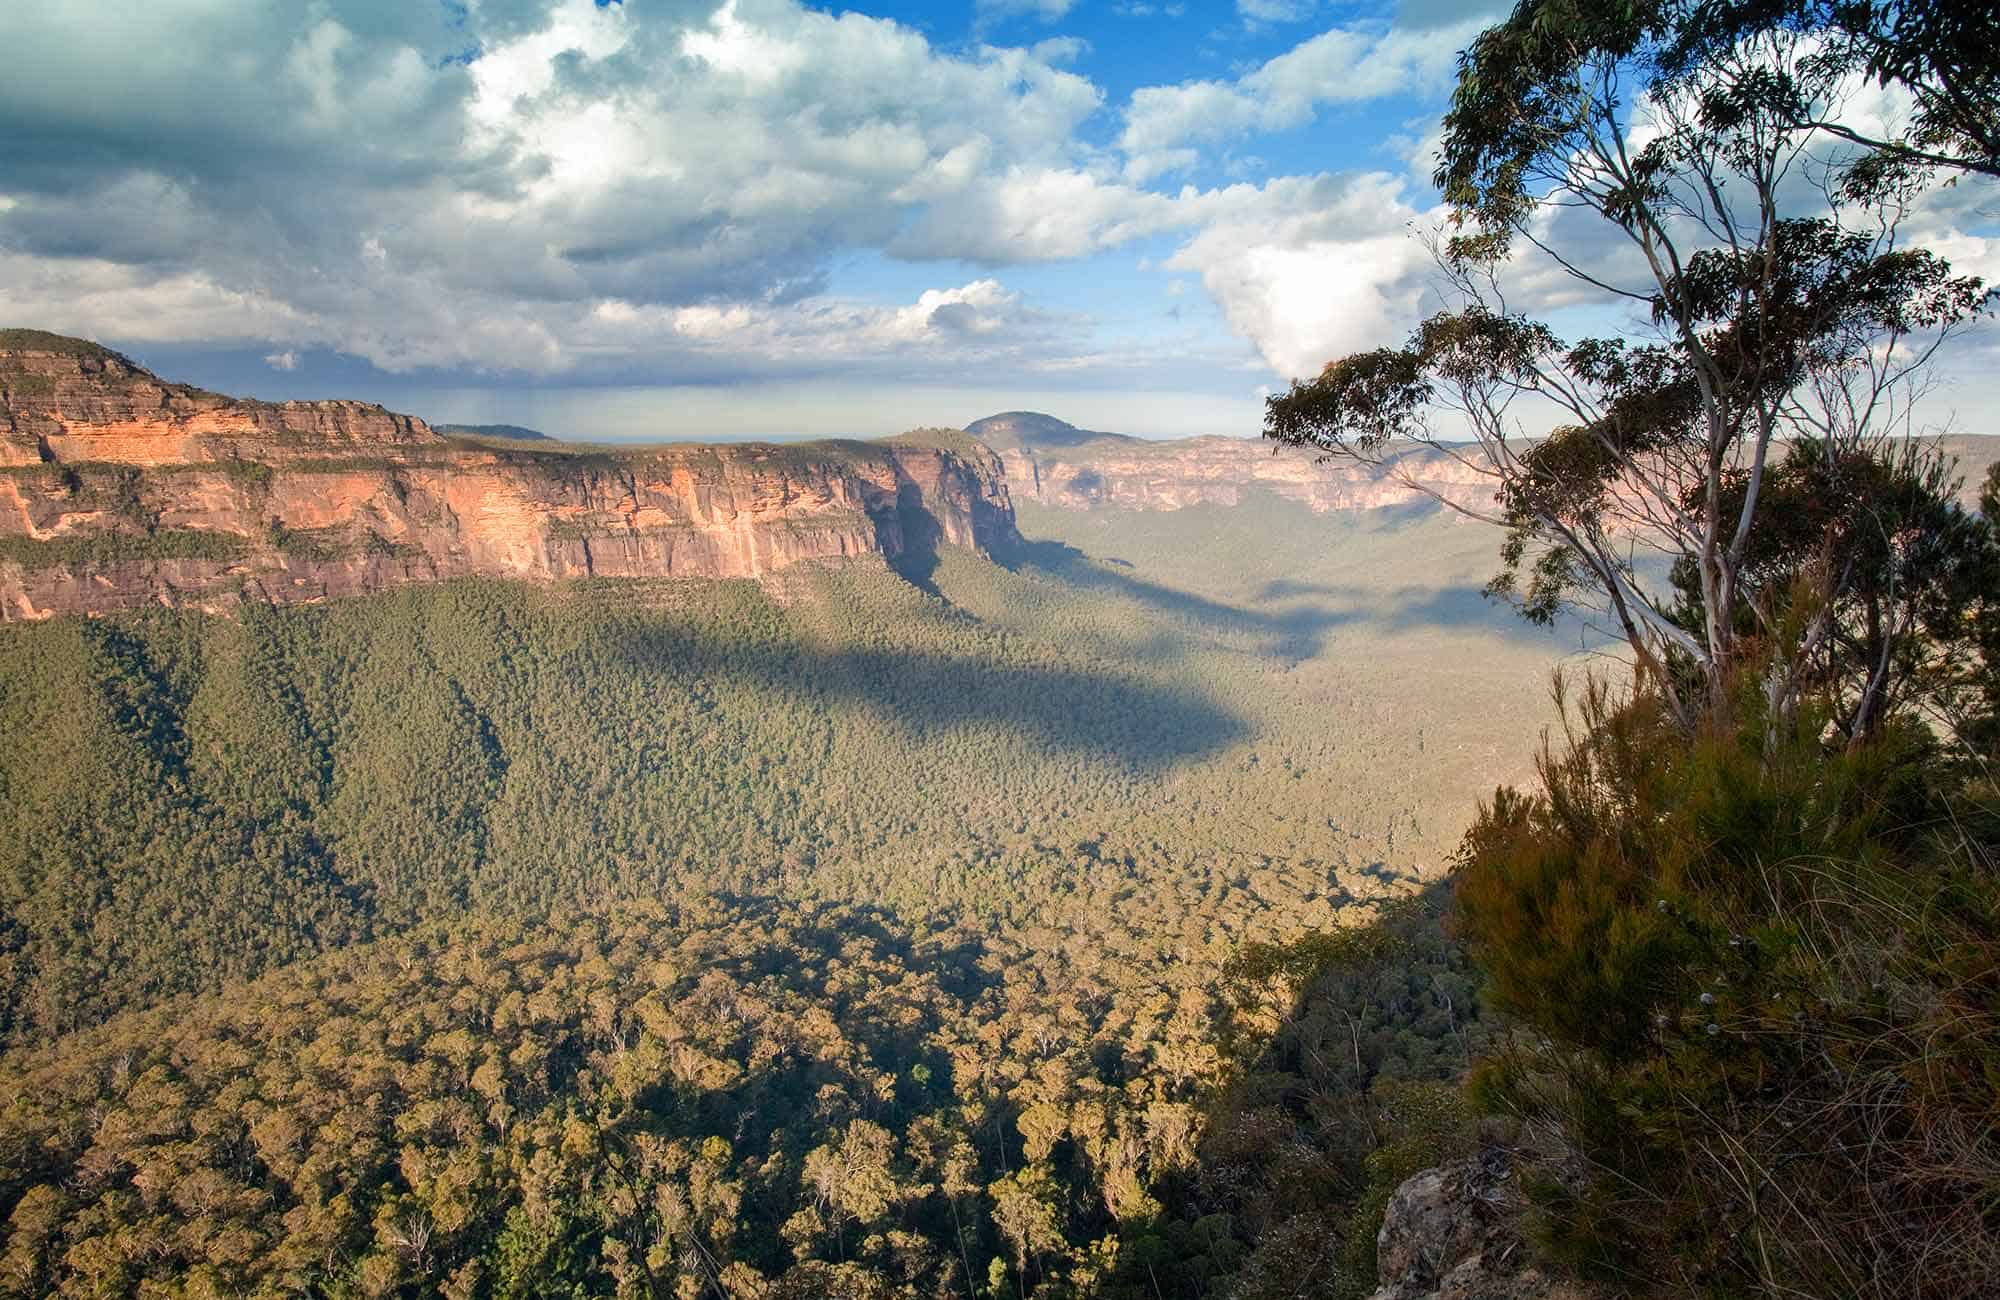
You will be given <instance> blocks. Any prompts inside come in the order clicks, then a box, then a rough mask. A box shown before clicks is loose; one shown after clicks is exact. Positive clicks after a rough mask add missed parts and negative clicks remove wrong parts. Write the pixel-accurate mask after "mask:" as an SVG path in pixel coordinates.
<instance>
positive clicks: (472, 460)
mask: <svg viewBox="0 0 2000 1300" xmlns="http://www.w3.org/2000/svg"><path fill="white" fill-rule="evenodd" d="M1013 536H1014V516H1013V509H1012V506H1011V504H1010V501H1009V498H1008V494H1007V487H1006V483H1005V481H1004V478H1003V477H1002V472H1001V469H1000V465H999V462H998V461H997V460H996V459H995V458H994V457H993V456H992V455H991V453H989V452H988V451H987V450H986V449H985V448H984V447H981V446H980V445H978V444H977V443H975V442H973V441H972V440H970V439H968V438H966V437H964V435H962V434H946V435H926V434H908V435H904V436H902V437H899V438H891V439H884V440H881V441H876V442H857V441H837V442H822V443H809V444H785V445H773V444H759V443H745V444H726V445H695V444H684V445H669V446H659V447H646V448H631V449H625V448H618V449H597V448H580V447H574V446H568V445H564V444H547V445H541V444H525V445H507V444H505V443H502V442H498V441H497V440H466V439H453V438H447V437H445V436H443V435H441V434H439V433H438V432H436V431H435V430H433V429H432V428H431V427H430V426H429V425H427V424H425V423H424V422H423V421H422V420H419V419H416V418H414V417H411V416H407V415H398V414H395V413H393V412H390V411H387V410H384V409H383V408H381V407H379V406H373V405H368V404H365V403H360V402H349V401H331V402H284V403H269V402H254V401H243V400H238V399H235V398H230V397H224V396H222V395H220V394H215V393H208V392H204V391H202V390H199V389H193V388H189V387H186V386H184V385H177V384H171V383H167V382H164V381H162V380H161V379H159V378H158V377H156V376H154V375H153V374H151V373H150V372H148V371H146V370H145V369H143V368H142V367H140V366H138V365H136V364H135V363H133V362H132V361H130V360H129V359H127V358H125V357H122V356H119V355H118V354H117V353H114V352H111V351H109V350H108V349H104V348H100V347H98V346H96V345H94V344H89V343H84V342H82V341H80V340H74V339H65V338H62V337H60V336H55V335H44V334H38V333H32V332H28V331H9V332H5V333H0V619H4V620H15V619H35V618H43V617H47V616H49V615H52V614H56V613H83V614H95V613H103V612H108V611H112V610H119V609H130V608H135V607H139V606H143V605H147V604H153V603H165V604H171V605H191V606H195V607H200V608H210V609H219V608H223V607H226V606H228V605H230V604H233V603H235V602H237V601H241V600H245V599H254V600H266V601H273V602H279V603H293V602H300V601H309V600H318V599H323V598H326V597H330V596H338V595H344V594H350V593H360V592H368V591H375V590H380V589H383V588H386V587H391V586H396V585H399V584H402V583H409V582H426V581H436V580H441V579H447V578H456V577H500V578H523V579H561V578H573V577H633V578H652V577H690V578H754V577H761V576H763V575H765V574H767V573H771V572H773V571H776V570H778V569H782V568H784V567H786V566H787V565H791V564H796V563H799V562H801V561H808V560H839V559H844V558H848V557H855V556H864V555H875V556H880V557H883V558H884V559H887V560H889V561H891V562H896V561H899V560H902V559H904V558H906V557H908V556H911V555H913V554H920V553H922V552H923V551H925V550H927V549H928V548H930V547H933V546H935V545H936V544H938V543H940V542H942V543H949V544H952V545H957V546H964V547H972V548H978V549H986V548H990V547H993V546H996V545H1000V544H1002V543H1004V542H1006V541H1007V540H1009V539H1010V538H1012V537H1013Z"/></svg>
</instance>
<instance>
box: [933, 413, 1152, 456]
mask: <svg viewBox="0 0 2000 1300" xmlns="http://www.w3.org/2000/svg"><path fill="white" fill-rule="evenodd" d="M965 431H966V432H967V433H969V434H971V435H972V436H973V437H975V438H977V439H979V440H980V441H981V442H983V443H985V444H986V445H987V446H989V447H991V448H992V449H993V450H995V451H1020V450H1025V449H1030V448H1037V447H1082V446H1087V445H1090V444H1092V443H1106V444H1110V445H1113V446H1116V445H1118V444H1122V443H1140V442H1145V441H1146V439H1144V438H1135V437H1133V436H1132V435H1130V434H1125V433H1099V432H1097V431H1096V430H1094V429H1079V428H1077V427H1076V426H1075V425H1073V424H1071V423H1069V422H1068V421H1066V420H1058V419H1057V418H1056V417H1055V416H1053V415H1043V414H1042V413H1041V412H1039V411H1003V412H1001V413H1000V414H999V415H989V416H987V417H986V418H985V419H983V420H974V421H973V422H972V423H971V424H968V425H966V426H965Z"/></svg>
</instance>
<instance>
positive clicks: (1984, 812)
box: [1457, 687, 2000, 1297]
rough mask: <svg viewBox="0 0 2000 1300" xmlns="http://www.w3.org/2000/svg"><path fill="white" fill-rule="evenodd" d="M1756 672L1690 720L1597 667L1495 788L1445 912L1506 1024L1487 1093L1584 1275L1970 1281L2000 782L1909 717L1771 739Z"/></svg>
mask: <svg viewBox="0 0 2000 1300" xmlns="http://www.w3.org/2000/svg"><path fill="white" fill-rule="evenodd" d="M1746 695H1747V697H1748V698H1747V700H1746V705H1745V709H1744V714H1745V720H1744V721H1743V722H1742V723H1741V724H1739V725H1735V726H1729V727H1720V726H1718V727H1714V728H1711V729H1710V730H1708V731H1706V732H1704V734H1702V735H1701V736H1699V737H1697V738H1695V739H1694V740H1693V741H1692V742H1688V741H1686V740H1685V739H1684V738H1683V737H1682V736H1681V735H1680V733H1679V730H1678V727H1677V725H1676V724H1675V723H1674V722H1673V721H1672V719H1671V718H1670V716H1669V714H1668V711H1667V710H1666V709H1665V708H1664V707H1663V706H1662V704H1661V702H1660V700H1659V699H1658V698H1657V696H1655V695H1653V694H1651V693H1648V692H1645V691H1643V690H1642V691H1640V692H1639V693H1638V694H1637V695H1635V696H1634V697H1632V698H1631V699H1629V700H1625V701H1622V702H1620V701H1617V700H1614V698H1613V697H1612V696H1611V695H1610V694H1609V693H1608V692H1607V691H1605V690H1603V689H1602V688H1595V687H1594V688H1592V689H1590V690H1588V691H1586V693H1585V695H1584V697H1583V698H1582V700H1581V701H1580V702H1579V705H1578V708H1577V720H1578V724H1579V725H1578V728H1577V730H1576V732H1575V733H1574V734H1573V735H1572V736H1571V738H1570V742H1569V743H1568V745H1567V746H1566V747H1565V748H1563V749H1561V750H1559V751H1557V750H1552V751H1550V752H1549V753H1547V754H1545V756H1544V758H1543V760H1542V764H1541V778H1540V782H1539V788H1538V789H1536V790H1535V791H1533V792H1532V793H1527V794H1523V793H1517V792H1514V791H1508V790H1503V791H1501V792H1500V793H1499V795H1498V796H1496V798H1495V800H1494V801H1493V803H1492V804H1490V805H1489V806H1488V807H1487V808H1486V809H1485V810H1484V811H1483V813H1482V815H1481V817H1480V819H1479V820H1478V822H1477V823H1476V824H1475V826H1474V828H1473V830H1472V831H1471V833H1470V834H1469V835H1468V837H1467V839H1466V843H1465V847H1464V850H1463V855H1464V860H1463V865H1462V867H1461V870H1460V874H1459V876H1458V884H1457V899H1458V909H1459V924H1460V926H1461V927H1462V930H1463V933H1464V935H1465V936H1466V938H1467V940H1468V942H1469V943H1470V946H1471V949H1472V952H1473V955H1474V956H1475V958H1476V959H1477V960H1478V962H1479V963H1480V966H1481V968H1482V969H1483V970H1484V971H1485V972H1486V973H1487V975H1488V978H1489V984H1488V993H1489V996H1490V997H1491V998H1492V1000H1493V1003H1494V1005H1495V1006H1496V1007H1497V1008H1498V1009H1500V1010H1501V1011H1503V1012H1505V1013H1506V1014H1508V1015H1509V1016H1511V1017H1513V1018H1514V1019H1515V1020H1516V1022H1517V1023H1518V1024H1519V1026H1520V1027H1521V1032H1520V1033H1519V1034H1518V1035H1516V1036H1514V1037H1512V1038H1511V1039H1510V1040H1509V1042H1508V1044H1507V1046H1506V1047H1505V1048H1504V1050H1502V1051H1500V1052H1499V1053H1497V1054H1496V1055H1495V1056H1494V1057H1493V1058H1492V1059H1491V1060H1489V1061H1488V1062H1486V1063H1485V1064H1484V1065H1483V1066H1482V1067H1481V1069H1480V1071H1479V1072H1478V1074H1477V1076H1476V1078H1475V1089H1474V1091H1475V1096H1476V1097H1477V1099H1478V1100H1479V1101H1480V1102H1481V1104H1482V1105H1483V1106H1485V1107H1486V1108H1488V1109H1491V1110H1494V1111H1497V1112H1499V1113H1502V1114H1505V1115H1509V1116H1512V1117H1514V1118H1516V1119H1518V1120H1519V1121H1521V1122H1523V1123H1524V1124H1525V1125H1526V1126H1527V1127H1528V1129H1529V1130H1530V1131H1531V1132H1532V1133H1533V1134H1535V1135H1536V1136H1537V1137H1538V1139H1539V1140H1540V1149H1541V1150H1542V1151H1543V1152H1544V1156H1543V1158H1542V1159H1541V1160H1540V1161H1539V1163H1537V1164H1535V1165H1534V1166H1533V1168H1532V1170H1531V1177H1530V1180H1529V1185H1530V1188H1531V1191H1532V1192H1533V1193H1534V1199H1535V1202H1536V1214H1537V1226H1538V1230H1539V1234H1540V1238H1541V1241H1542V1244H1543V1245H1544V1246H1545V1248H1546V1249H1547V1250H1548V1251H1549V1252H1550V1253H1551V1255H1552V1256H1553V1257H1554V1258H1556V1259H1558V1260H1559V1261H1561V1262H1563V1263H1566V1264H1567V1265H1569V1266H1570V1267H1572V1268H1574V1269H1576V1270H1578V1271H1580V1272H1582V1273H1585V1274H1587V1275H1594V1276H1597V1277H1600V1278H1602V1279H1605V1280H1607V1281H1611V1282H1614V1283H1618V1284H1622V1285H1628V1286H1629V1285H1636V1284H1637V1283H1639V1282H1640V1281H1641V1280H1643V1279H1654V1280H1661V1281H1664V1282H1666V1283H1667V1284H1669V1285H1671V1286H1674V1287H1676V1288H1679V1289H1682V1290H1685V1291H1691V1292H1697V1293H1712V1294H1743V1293H1749V1294H1768V1295H1796V1294H1801V1293H1804V1294H1813V1295H1834V1294H1838V1295H1851V1296H1867V1295H1880V1296H1892V1295H1894V1296H1968V1297H1969V1296H1973V1295H1977V1294H1983V1293H1984V1288H1985V1287H1986V1286H1987V1285H1988V1284H1989V1283H1990V1280H1991V1278H1992V1277H1993V1276H1994V1275H1995V1271H1996V1269H2000V1178H1996V1176H1995V1175H1994V1173H1993V1171H1994V1170H1995V1169H1996V1168H2000V1138H1996V1128H1995V1124H1994V1113H1993V1102H1994V1092H1993V1080H1994V1078H1995V1077H2000V1076H1997V1074H1996V1072H2000V1047H1996V1044H2000V882H1997V881H1996V880H1995V876H1994V871H1995V865H1996V859H1995V856H1994V847H1995V844H1996V838H1995V832H1996V829H2000V821H1996V820H1995V818H1996V813H2000V805H1996V802H1995V800H1994V797H1993V795H1994V791H1993V788H1992V786H1991V784H1990V782H1987V781H1984V780H1980V781H1976V782H1974V783H1973V784H1971V785H1970V786H1967V785H1966V784H1964V782H1963V781H1962V778H1961V777H1960V776H1959V775H1958V769H1957V768H1956V767H1955V765H1954V763H1953V761H1952V759H1951V756H1950V755H1949V754H1948V753H1946V752H1944V751H1941V749H1940V747H1939V745H1938V743H1937V741H1936V740H1935V739H1934V738H1933V736H1932V735H1931V733H1930V732H1929V731H1928V729H1926V728H1924V727H1923V726H1921V725H1920V724H1917V723H1915V722H1913V721H1912V720H1910V719H1909V718H1908V717H1907V716H1899V717H1898V718H1896V719H1895V720H1893V721H1892V722H1890V723H1887V724H1885V726H1884V727H1883V728H1882V729H1881V731H1880V733H1879V734H1878V735H1877V737H1876V738H1875V739H1873V740H1872V741H1870V742H1869V743H1866V744H1863V745H1833V746H1829V745H1828V744H1827V743H1825V741H1824V740H1823V739H1822V737H1823V735H1824V734H1827V732H1829V731H1831V728H1830V727H1826V721H1827V720H1826V717H1825V715H1824V714H1823V713H1822V714H1820V715H1819V716H1812V715H1811V714H1808V715H1806V716H1803V717H1801V718H1800V719H1799V720H1798V721H1797V723H1796V725H1793V726H1789V727H1786V728H1785V729H1784V730H1783V731H1782V732H1781V733H1780V735H1779V739H1778V742H1777V743H1776V744H1775V745H1774V744H1773V743H1772V739H1771V732H1770V730H1769V728H1767V727H1765V726H1764V725H1762V722H1761V720H1760V719H1758V718H1757V717H1756V716H1755V708H1756V702H1757V699H1758V697H1757V694H1756V692H1755V690H1754V689H1751V690H1749V691H1747V692H1746ZM1823 728H1825V730H1823ZM1530 1145H1531V1146H1534V1145H1535V1144H1533V1143H1531V1144H1530Z"/></svg>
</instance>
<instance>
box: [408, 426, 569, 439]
mask: <svg viewBox="0 0 2000 1300" xmlns="http://www.w3.org/2000/svg"><path fill="white" fill-rule="evenodd" d="M431 427H432V428H434V429H436V430H437V431H438V432H439V433H442V434H444V435H445V436H446V437H458V438H466V437H469V438H508V439H511V440H513V441H515V442H560V441H562V439H560V438H557V437H554V436H553V435H551V434H546V433H543V432H542V431H541V430H540V429H524V428H522V427H521V426H520V425H518V424H435V425H432V426H431Z"/></svg>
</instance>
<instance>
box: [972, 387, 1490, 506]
mask: <svg viewBox="0 0 2000 1300" xmlns="http://www.w3.org/2000/svg"><path fill="white" fill-rule="evenodd" d="M966 431H967V432H969V433H971V434H973V435H974V436H976V437H978V438H979V439H980V440H981V441H983V442H986V443H987V444H988V445H989V446H991V447H993V449H994V450H995V451H996V452H997V453H998V454H999V456H1000V461H1001V464H1002V465H1003V466H1004V467H1005V469H1006V473H1007V488H1008V491H1009V492H1011V493H1012V494H1013V495H1014V496H1015V497H1017V498H1019V499H1022V500H1028V501H1035V502H1039V503H1041V504H1043V505H1048V506H1056V507H1060V508H1064V509H1071V510H1089V509H1094V508H1097V507H1100V506H1114V507H1118V508H1121V509H1126V510H1180V509H1184V508H1186V507H1188V506H1197V505H1217V506H1234V505H1240V504H1242V502H1243V500H1244V499H1245V498H1246V497H1247V496H1249V495H1250V494H1252V493H1256V492H1270V493H1273V494H1275V495H1277V496H1280V497H1283V498H1285V499H1286V500H1290V501H1297V502H1300V503H1302V504H1303V505H1305V506H1306V507H1308V508H1309V509H1311V510H1314V511H1318V512H1322V513H1323V512H1326V511H1332V510H1372V509H1375V508H1377V507H1380V506H1395V505H1406V504H1410V503H1412V502H1426V501H1430V500H1432V498H1431V497H1429V496H1427V495H1426V492H1425V489H1428V490H1429V491H1432V492H1436V493H1438V494H1439V495H1441V496H1443V497H1445V498H1446V499H1448V500H1451V501H1453V502H1456V503H1458V504H1460V505H1466V506H1475V507H1490V506H1491V505H1492V502H1493V483H1492V480H1491V479H1489V478H1487V477H1486V476H1484V475H1482V474H1480V473H1478V472H1477V471H1476V470H1474V469H1473V468H1472V467H1471V466H1469V465H1466V464H1462V463H1460V462H1458V461H1455V460H1453V459H1452V458H1451V457H1449V456H1447V455H1445V454H1442V453H1438V452H1431V451H1424V450H1421V449H1419V450H1412V451H1410V452H1409V453H1407V454H1406V455H1405V456H1404V457H1403V458H1402V464H1401V466H1399V470H1398V472H1396V473H1385V472H1380V471H1376V470H1373V469H1370V468H1368V467H1366V466H1361V465H1356V464H1353V463H1351V462H1344V461H1337V462H1330V463H1326V464H1321V463H1319V461H1318V459H1317V458H1316V457H1315V456H1314V455H1313V454H1312V453H1311V452H1308V451H1304V450H1301V449H1298V448H1289V447H1277V446H1276V445H1275V444H1272V443H1268V442H1261V441H1252V440H1248V439H1243V438H1216V437H1210V438H1182V439H1177V440H1175V441H1171V442H1150V441H1147V440H1145V439H1143V438H1130V437H1125V436H1122V435H1120V434H1114V433H1093V432H1091V431H1089V430H1084V429H1077V428H1074V427H1073V426H1070V425H1067V424H1064V423H1062V422H1061V421H1060V420H1054V419H1051V418H1050V417H1048V416H1045V415H1036V414H1033V413H1030V412H1024V411H1016V412H1010V413H1008V414H1006V415H997V416H991V417H988V418H987V419H984V420H979V421H976V422H974V423H973V424H970V425H968V426H966ZM1402 470H1407V478H1409V479H1414V480H1415V482H1416V483H1417V484H1418V485H1420V486H1412V485H1411V484H1410V483H1409V482H1406V481H1404V478H1405V475H1404V474H1403V473H1402V472H1401V471H1402Z"/></svg>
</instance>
